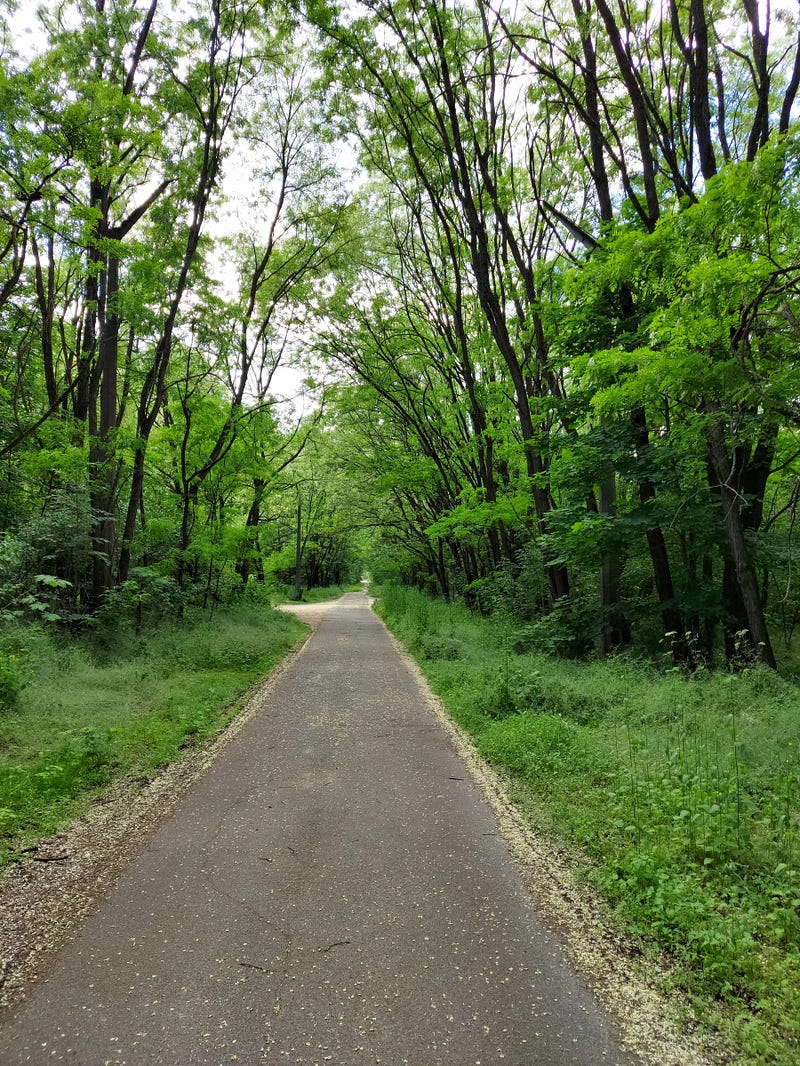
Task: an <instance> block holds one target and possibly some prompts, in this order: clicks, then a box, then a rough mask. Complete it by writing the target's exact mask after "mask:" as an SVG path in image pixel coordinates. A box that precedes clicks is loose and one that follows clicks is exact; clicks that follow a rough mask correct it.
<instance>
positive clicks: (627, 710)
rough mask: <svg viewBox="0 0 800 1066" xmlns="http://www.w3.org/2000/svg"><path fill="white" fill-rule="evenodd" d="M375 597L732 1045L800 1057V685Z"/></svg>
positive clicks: (622, 914)
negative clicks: (557, 643) (531, 643)
mask: <svg viewBox="0 0 800 1066" xmlns="http://www.w3.org/2000/svg"><path fill="white" fill-rule="evenodd" d="M379 610H380V612H381V614H382V615H383V617H384V618H385V619H386V621H387V622H388V624H389V625H390V627H391V628H392V630H393V631H394V632H395V633H396V635H397V636H398V637H399V638H400V639H401V640H402V641H403V642H404V643H405V644H406V646H407V647H408V648H409V650H410V651H411V652H412V654H414V655H415V656H416V658H417V659H418V660H419V662H420V665H421V666H422V669H423V671H424V672H425V674H426V676H427V677H428V679H429V681H430V683H431V685H432V687H433V689H434V690H435V691H436V693H437V694H438V695H439V696H440V697H441V698H442V700H443V702H444V703H445V705H446V706H447V708H448V710H449V711H450V713H451V714H452V715H453V717H454V718H455V719H456V721H458V722H459V723H460V724H461V725H462V726H463V727H464V728H465V729H466V730H467V731H468V732H470V733H471V734H472V736H473V737H474V738H475V742H476V745H477V748H478V750H479V752H480V753H481V754H482V755H484V756H485V757H486V758H487V759H489V760H490V761H491V762H493V763H494V764H496V765H497V766H498V767H499V768H501V769H502V770H503V771H504V772H506V773H508V774H509V775H510V777H511V779H512V781H516V782H518V783H519V784H520V785H522V786H524V787H521V788H519V792H520V794H521V795H525V796H532V797H534V804H535V811H534V808H531V810H530V811H529V814H531V816H535V817H538V818H539V820H540V822H541V823H542V824H543V825H545V826H546V829H547V831H548V832H552V833H555V834H556V835H557V836H559V837H560V838H561V839H564V840H567V841H569V842H570V844H571V845H572V846H573V848H574V849H575V850H576V853H577V854H579V855H581V854H582V855H583V856H584V857H585V858H584V865H583V868H582V872H583V875H584V876H585V877H586V878H588V879H589V880H590V881H591V882H592V883H593V884H594V885H595V887H596V888H597V889H598V890H599V891H600V892H601V893H602V895H603V896H604V897H605V899H606V900H607V902H608V905H609V907H610V908H611V909H612V910H613V912H614V913H615V914H616V916H617V917H618V919H619V920H621V921H622V922H624V924H625V927H626V929H627V930H628V931H629V933H630V934H631V935H632V936H634V937H636V938H637V939H638V940H639V942H640V944H641V945H642V947H643V949H644V950H645V952H652V953H658V954H659V955H660V957H661V959H662V960H666V961H667V963H668V964H669V968H668V973H669V974H670V977H669V980H670V982H671V983H672V984H673V985H674V986H676V987H677V988H679V989H680V990H681V991H682V992H683V993H684V994H686V995H687V996H688V997H689V998H690V1000H691V1001H692V1003H693V1009H694V1011H695V1013H696V1014H697V1016H698V1017H699V1018H700V1019H701V1021H702V1022H703V1024H705V1025H707V1026H709V1027H711V1028H713V1029H717V1030H719V1031H720V1032H721V1034H722V1035H723V1037H724V1038H725V1039H726V1040H727V1041H728V1042H729V1043H730V1045H731V1046H732V1047H733V1048H735V1049H736V1050H735V1052H734V1061H737V1062H741V1063H774V1064H781V1066H790V1064H792V1066H794V1064H795V1063H796V1062H798V1061H800V821H799V814H800V759H799V758H798V745H800V714H799V713H798V712H800V697H799V696H798V690H797V688H796V686H795V685H794V684H792V683H791V682H789V681H787V680H785V679H782V678H781V677H779V676H778V675H777V674H775V673H774V672H771V671H769V670H767V669H765V668H761V667H757V668H752V669H745V670H743V671H741V672H740V673H736V674H733V673H725V672H718V673H710V672H704V671H698V672H696V673H694V674H692V675H687V674H684V673H682V672H680V671H677V670H662V671H659V670H657V669H656V668H654V667H653V666H652V665H648V664H643V663H640V662H636V661H632V660H628V659H625V658H616V659H611V660H606V661H596V662H585V663H579V662H575V661H567V660H557V659H554V658H551V657H549V656H548V655H546V654H539V653H536V652H535V651H529V652H527V653H518V652H517V651H516V650H515V649H519V648H521V647H524V646H525V645H524V642H520V641H519V640H518V639H517V636H518V634H517V633H516V631H515V627H514V626H513V624H512V623H510V622H507V621H503V620H502V619H498V618H497V617H496V616H495V617H493V618H490V619H482V618H480V617H478V616H476V615H473V614H471V613H469V612H468V611H467V610H466V609H464V608H462V607H460V606H457V605H452V604H446V603H443V602H441V601H434V600H432V599H430V598H428V597H426V596H424V595H423V594H421V593H418V592H416V591H415V590H408V589H398V588H396V587H386V588H384V589H382V590H381V594H380V599H379Z"/></svg>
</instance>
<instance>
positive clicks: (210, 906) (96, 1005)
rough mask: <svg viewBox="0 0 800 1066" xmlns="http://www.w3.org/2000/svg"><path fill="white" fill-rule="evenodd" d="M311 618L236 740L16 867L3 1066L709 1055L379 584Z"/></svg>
mask: <svg viewBox="0 0 800 1066" xmlns="http://www.w3.org/2000/svg"><path fill="white" fill-rule="evenodd" d="M295 609H296V611H297V613H298V614H299V615H300V616H301V617H302V618H303V620H304V621H307V622H309V623H311V624H312V625H313V626H314V627H315V634H314V636H313V637H312V639H311V640H310V641H309V642H308V643H307V644H306V646H305V647H304V649H303V650H302V651H301V652H300V653H299V654H296V655H294V656H291V657H290V659H289V660H287V662H286V663H285V664H284V665H283V666H282V667H281V668H279V670H278V671H277V672H276V673H275V674H273V675H272V677H271V678H270V680H269V681H268V682H267V683H266V685H265V687H264V688H262V689H261V690H260V691H259V692H258V693H257V695H256V696H255V697H254V699H253V700H252V701H251V702H250V704H249V705H248V707H247V708H246V710H245V711H244V712H243V713H242V714H241V715H240V716H239V717H238V718H237V719H236V720H235V721H234V723H233V724H232V725H230V726H229V727H228V729H227V730H226V731H225V732H224V733H223V734H222V735H221V736H220V737H219V738H217V740H216V741H214V742H212V743H211V744H210V745H209V746H207V747H206V748H204V749H203V750H202V751H199V752H193V753H191V754H190V755H189V756H188V758H187V759H186V760H184V761H183V762H181V763H180V764H177V765H175V766H173V767H171V768H169V769H167V770H165V771H163V772H162V773H160V774H157V775H155V776H154V777H153V778H152V779H151V780H148V781H146V782H142V781H139V782H135V781H127V782H121V783H119V784H117V785H116V786H114V787H113V788H112V789H111V790H110V791H108V792H107V793H105V794H104V795H103V797H102V799H101V801H100V802H98V803H96V804H95V805H94V807H93V808H92V810H91V811H90V812H89V814H88V815H87V816H86V817H85V818H83V819H82V820H80V821H79V822H78V823H76V824H75V825H74V826H73V827H72V828H70V829H68V830H66V831H64V832H62V833H60V834H58V835H56V836H55V837H52V838H49V839H48V840H46V841H44V842H41V843H40V844H39V845H38V846H37V847H36V848H35V850H32V851H31V853H30V854H28V855H27V856H26V857H25V858H24V859H23V861H21V862H19V863H17V864H15V866H14V867H12V869H11V870H10V872H9V873H8V874H7V875H6V876H5V878H4V880H3V881H2V883H0V905H1V906H0V911H2V914H3V915H4V917H3V925H2V927H0V942H2V944H3V945H4V947H3V952H2V955H3V967H4V970H3V982H4V984H3V995H4V997H5V1002H6V1005H7V1009H6V1011H5V1018H6V1025H5V1027H4V1030H3V1032H2V1034H0V1049H2V1051H3V1055H4V1061H5V1062H8V1063H12V1062H25V1061H28V1062H36V1061H40V1060H41V1054H42V1052H43V1049H42V1045H43V1044H47V1055H48V1061H59V1058H60V1057H63V1056H65V1055H67V1054H69V1049H72V1053H73V1054H74V1053H75V1052H76V1051H77V1054H78V1060H79V1061H87V1062H88V1061H108V1062H113V1063H125V1062H136V1063H147V1062H151V1061H152V1062H156V1061H158V1062H161V1063H169V1062H175V1063H177V1062H184V1063H189V1062H198V1063H199V1062H221V1061H223V1060H225V1061H229V1060H233V1059H235V1058H236V1056H238V1057H239V1060H240V1061H247V1062H256V1061H294V1062H307V1063H310V1062H317V1061H320V1062H321V1061H331V1062H335V1063H339V1064H340V1066H343V1064H345V1063H349V1062H370V1061H371V1062H377V1061H381V1060H382V1061H384V1062H386V1061H389V1062H397V1063H399V1062H402V1061H409V1062H411V1063H413V1064H414V1066H423V1064H424V1066H432V1064H434V1063H437V1062H440V1061H441V1062H445V1061H452V1062H457V1063H459V1064H462V1063H466V1062H472V1061H477V1059H481V1061H483V1062H495V1061H499V1060H500V1059H501V1058H502V1060H503V1061H505V1062H513V1063H518V1064H520V1066H521V1064H522V1063H525V1062H529V1061H530V1059H531V1051H532V1049H533V1048H534V1047H535V1048H536V1056H537V1057H541V1056H542V1054H544V1057H545V1059H546V1061H548V1062H551V1063H558V1062H560V1061H564V1062H566V1061H569V1062H585V1063H595V1062H598V1063H599V1062H601V1061H602V1062H605V1063H609V1062H620V1063H623V1062H624V1063H627V1062H635V1061H639V1062H651V1063H655V1062H658V1063H661V1064H670V1063H674V1064H676V1066H677V1064H679V1063H680V1064H688V1063H702V1062H705V1061H713V1059H714V1058H715V1057H717V1056H715V1055H714V1054H713V1052H712V1051H711V1050H710V1049H709V1048H705V1049H702V1048H701V1047H700V1045H699V1042H698V1041H697V1040H696V1039H695V1038H692V1037H691V1036H689V1035H687V1034H686V1033H685V1032H684V1033H683V1034H679V1032H678V1030H677V1028H676V1026H675V1025H673V1024H672V1023H671V1022H670V1020H669V1018H670V1015H671V1013H672V1012H671V1010H670V1008H669V1006H668V1005H665V1003H664V1001H663V999H661V998H660V997H659V996H658V995H657V994H656V993H655V992H654V991H653V989H652V987H651V982H648V980H647V977H646V975H643V974H642V973H641V972H639V965H640V962H639V960H637V959H636V958H635V957H634V953H633V952H632V951H631V949H630V947H629V946H628V945H626V943H625V942H624V941H622V940H621V939H620V938H619V937H618V936H616V935H615V934H614V933H613V932H611V931H610V930H609V929H608V928H607V927H606V926H605V925H604V924H603V921H602V919H601V918H600V908H599V907H598V906H597V905H596V903H595V901H594V900H593V899H592V897H591V894H590V893H589V892H588V891H587V890H586V889H585V888H583V887H578V886H577V885H576V884H575V883H574V882H573V880H572V879H571V877H570V875H569V873H568V863H567V862H566V861H565V857H564V855H563V854H560V853H559V851H558V849H557V848H556V847H554V846H553V844H552V843H550V842H548V841H546V840H544V839H539V838H537V836H536V834H535V833H534V832H533V830H531V828H530V827H529V826H528V825H527V824H525V823H523V821H522V820H521V819H520V817H519V816H518V815H516V814H515V813H514V809H513V807H512V806H511V804H510V803H509V800H508V796H507V794H506V791H505V789H504V786H503V784H502V782H501V780H500V779H499V778H498V777H497V776H496V775H495V774H494V773H493V772H492V771H491V770H489V769H488V768H487V766H486V764H485V763H483V762H482V761H481V760H479V759H478V758H477V757H476V756H475V754H474V749H473V748H472V745H471V743H470V742H469V740H468V739H466V737H465V735H464V734H462V733H461V731H460V730H459V728H458V727H457V726H455V725H453V723H452V722H451V721H450V720H449V719H448V718H447V717H446V716H445V714H444V712H443V711H442V710H441V708H440V706H439V705H438V703H437V701H436V700H435V698H434V697H433V696H432V695H431V694H430V692H429V690H427V687H426V686H425V685H424V682H423V681H422V680H421V677H420V675H419V673H418V671H417V670H416V668H415V667H414V666H413V664H412V663H411V662H410V661H409V660H408V659H407V657H404V656H402V655H401V654H400V653H399V650H398V648H397V646H396V645H395V644H394V642H393V641H392V639H391V638H390V637H389V636H388V634H387V633H386V631H385V629H384V628H383V626H382V625H381V623H380V622H379V621H378V620H377V619H376V618H375V617H374V615H373V614H372V613H371V612H370V611H369V610H368V608H367V601H366V599H365V598H364V597H363V596H362V595H360V594H350V595H348V596H346V597H344V598H343V599H342V600H340V601H337V602H336V603H334V604H332V605H316V604H314V605H300V606H298V607H297V608H295ZM267 811H270V812H271V813H270V814H267ZM498 829H499V832H498ZM101 900H102V901H103V902H102V903H100V904H99V906H98V903H99V901H101ZM531 902H532V903H533V906H531ZM59 947H61V948H62V950H61V951H60V952H58V954H57V955H56V954H55V949H57V948H59ZM37 977H47V978H48V979H47V980H41V981H36V980H35V978H37ZM521 1003H525V1004H526V1006H527V1009H525V1010H521V1009H520V1004H521ZM14 1004H17V1006H16V1013H15V1011H14V1009H13V1008H14ZM20 1004H21V1005H20ZM399 1053H402V1054H401V1055H400V1057H397V1056H398V1054H399ZM37 1054H38V1055H39V1059H38V1060H37V1057H36V1056H37ZM98 1056H100V1057H99V1058H98ZM281 1056H283V1058H281ZM465 1056H466V1057H465Z"/></svg>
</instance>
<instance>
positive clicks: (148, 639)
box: [0, 605, 307, 863]
mask: <svg viewBox="0 0 800 1066" xmlns="http://www.w3.org/2000/svg"><path fill="white" fill-rule="evenodd" d="M305 632H307V630H306V627H305V626H303V625H302V624H301V623H300V622H299V621H298V620H297V619H295V618H293V617H291V616H289V615H285V614H283V613H282V612H277V611H273V610H271V608H269V607H268V606H256V605H240V606H238V607H236V608H231V609H229V610H227V611H220V612H217V613H216V614H215V615H214V618H213V620H209V619H207V618H203V617H196V618H194V619H188V620H187V621H186V622H185V623H184V624H182V625H180V626H177V625H176V626H163V627H161V628H159V629H157V630H154V631H150V632H148V633H143V634H142V635H141V636H134V635H133V634H132V633H130V632H128V631H115V632H113V633H105V634H104V633H100V634H98V635H96V637H95V638H94V639H93V640H92V642H90V643H89V642H83V643H74V642H73V643H64V642H61V641H59V640H57V639H55V638H54V637H52V636H50V635H49V634H47V633H45V632H44V631H42V630H41V629H36V628H16V629H13V630H10V629H6V630H5V631H3V632H0V648H1V649H2V651H1V652H0V654H2V656H3V660H2V661H3V663H4V664H5V670H6V675H7V678H8V677H10V678H11V680H10V682H9V683H8V684H7V686H6V688H5V689H0V863H2V862H8V861H9V860H13V859H14V858H15V856H16V855H18V854H19V852H20V850H21V849H22V848H24V847H26V846H30V844H31V843H32V842H33V841H35V840H36V839H37V838H39V837H41V836H42V835H46V834H48V833H51V832H53V831H55V830H56V829H57V828H58V827H59V826H60V825H62V824H64V823H65V822H67V821H69V820H70V819H72V818H74V817H75V816H76V815H77V814H79V813H80V812H81V811H82V810H83V809H85V807H86V804H87V803H88V802H89V801H90V800H91V798H92V796H93V795H95V794H96V793H97V791H98V790H99V789H101V788H102V787H103V786H104V785H106V784H108V783H109V782H110V781H111V780H112V779H114V778H115V777H118V776H120V775H125V774H134V775H141V774H147V773H148V772H149V771H152V770H153V769H154V768H156V767H159V766H162V765H164V764H166V763H169V762H172V761H174V760H175V759H177V758H179V757H180V755H181V753H182V752H183V751H185V750H186V749H187V748H190V747H193V746H196V745H198V744H200V743H202V742H203V741H204V740H206V739H207V738H208V737H210V736H212V735H214V734H215V733H217V732H219V730H220V729H222V728H223V727H224V725H225V724H226V723H227V722H228V721H230V719H231V718H232V717H233V716H234V715H235V714H236V712H237V711H238V710H239V709H240V707H241V705H242V703H243V698H244V694H245V693H246V692H247V690H248V689H249V688H250V687H251V686H252V684H253V683H254V682H255V681H256V680H258V679H259V678H261V677H263V676H264V675H265V674H266V673H268V672H269V671H270V670H271V669H272V668H273V667H274V666H275V665H276V664H277V663H278V662H280V661H281V660H282V659H283V658H284V657H285V656H286V654H287V653H288V652H289V650H290V649H291V648H292V647H294V646H296V645H297V644H298V643H299V642H300V640H301V639H302V638H303V635H304V634H305ZM104 638H105V639H104ZM9 667H10V669H9ZM3 692H5V697H3Z"/></svg>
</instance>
